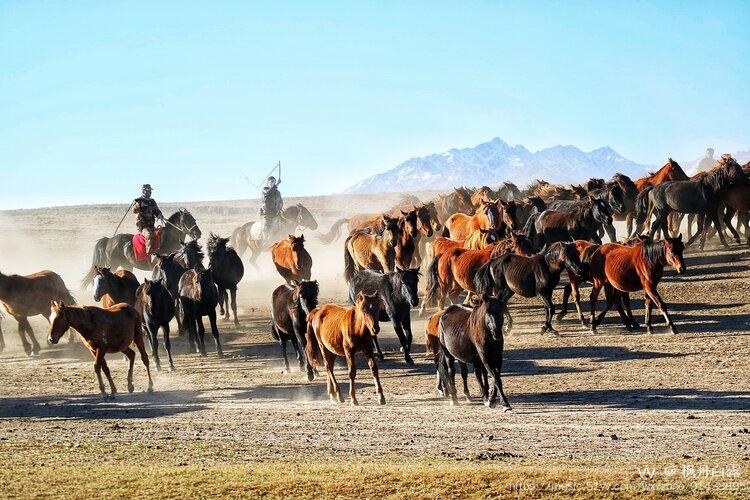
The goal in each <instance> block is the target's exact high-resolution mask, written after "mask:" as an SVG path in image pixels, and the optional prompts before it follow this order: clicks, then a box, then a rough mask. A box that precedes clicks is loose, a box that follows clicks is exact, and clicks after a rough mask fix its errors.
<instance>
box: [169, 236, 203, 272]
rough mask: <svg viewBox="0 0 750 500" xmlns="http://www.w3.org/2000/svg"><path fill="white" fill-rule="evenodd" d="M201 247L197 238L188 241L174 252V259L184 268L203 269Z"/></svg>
mask: <svg viewBox="0 0 750 500" xmlns="http://www.w3.org/2000/svg"><path fill="white" fill-rule="evenodd" d="M204 257H205V255H204V254H203V247H201V244H200V243H199V242H198V240H193V241H189V242H187V243H185V244H183V245H182V247H181V248H180V250H179V251H178V252H177V253H175V261H176V262H177V263H178V264H180V265H182V266H183V267H184V268H185V269H205V267H204V266H203V258H204Z"/></svg>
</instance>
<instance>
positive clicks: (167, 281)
mask: <svg viewBox="0 0 750 500" xmlns="http://www.w3.org/2000/svg"><path fill="white" fill-rule="evenodd" d="M175 257H176V255H175V254H174V253H171V254H169V255H157V256H156V262H155V264H154V269H153V271H152V272H151V280H152V281H159V280H161V283H162V285H164V286H165V287H166V288H167V291H168V292H169V294H170V295H171V296H172V300H173V301H174V303H175V310H177V307H178V306H179V304H180V278H182V275H183V274H185V272H187V268H186V267H185V266H183V265H182V264H180V263H179V262H178V260H177V259H176V258H175ZM175 319H176V320H177V332H178V334H179V335H182V334H183V333H184V329H183V327H182V318H181V317H180V315H179V314H175Z"/></svg>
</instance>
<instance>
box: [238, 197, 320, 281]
mask: <svg viewBox="0 0 750 500" xmlns="http://www.w3.org/2000/svg"><path fill="white" fill-rule="evenodd" d="M257 223H260V221H250V222H247V223H245V224H243V225H241V226H240V227H238V228H236V229H235V230H234V231H232V236H231V238H230V242H229V246H231V247H232V248H234V249H235V250H236V251H237V255H239V256H240V257H242V256H243V255H245V251H247V250H250V259H249V261H250V264H252V265H253V267H255V269H258V270H259V269H260V268H259V267H258V264H256V262H255V261H256V260H257V259H258V256H259V255H260V254H261V253H263V252H265V251H268V250H270V248H271V247H270V246H267V245H266V244H265V243H266V242H268V241H278V240H279V239H280V238H281V237H283V235H284V234H296V232H297V229H310V230H312V231H315V230H317V229H318V222H317V221H316V220H315V217H313V215H312V214H311V213H310V211H309V210H308V209H307V208H306V207H305V206H304V205H303V204H301V203H297V204H296V205H292V206H291V207H287V208H285V209H284V211H282V212H281V215H280V216H279V217H278V219H277V220H276V224H275V227H274V228H273V234H271V235H270V237H269V238H267V239H266V240H258V239H255V237H254V236H253V234H254V232H253V225H254V224H257Z"/></svg>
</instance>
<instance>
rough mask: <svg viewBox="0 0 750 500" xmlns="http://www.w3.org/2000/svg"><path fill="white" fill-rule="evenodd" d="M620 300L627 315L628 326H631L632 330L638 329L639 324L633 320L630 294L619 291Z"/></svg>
mask: <svg viewBox="0 0 750 500" xmlns="http://www.w3.org/2000/svg"><path fill="white" fill-rule="evenodd" d="M620 300H621V301H622V306H623V307H624V308H625V312H626V313H627V315H628V320H630V326H632V327H633V329H634V330H638V329H639V328H640V327H641V325H639V324H638V322H637V321H636V320H635V316H633V309H632V308H631V307H630V294H629V293H627V292H620Z"/></svg>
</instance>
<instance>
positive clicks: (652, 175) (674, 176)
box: [634, 158, 690, 191]
mask: <svg viewBox="0 0 750 500" xmlns="http://www.w3.org/2000/svg"><path fill="white" fill-rule="evenodd" d="M687 180H690V177H688V175H687V174H686V173H685V171H684V170H682V167H681V166H680V164H679V163H677V162H676V161H674V160H673V159H672V158H667V163H665V164H664V166H663V167H661V168H660V169H659V170H657V171H656V172H649V174H648V175H647V176H645V177H641V178H640V179H637V180H636V181H634V182H635V187H636V188H638V191H643V190H644V189H646V188H647V187H649V186H651V187H653V186H658V185H659V184H661V183H662V182H666V181H687Z"/></svg>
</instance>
